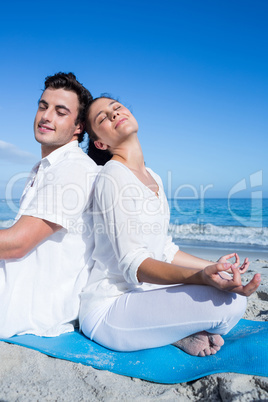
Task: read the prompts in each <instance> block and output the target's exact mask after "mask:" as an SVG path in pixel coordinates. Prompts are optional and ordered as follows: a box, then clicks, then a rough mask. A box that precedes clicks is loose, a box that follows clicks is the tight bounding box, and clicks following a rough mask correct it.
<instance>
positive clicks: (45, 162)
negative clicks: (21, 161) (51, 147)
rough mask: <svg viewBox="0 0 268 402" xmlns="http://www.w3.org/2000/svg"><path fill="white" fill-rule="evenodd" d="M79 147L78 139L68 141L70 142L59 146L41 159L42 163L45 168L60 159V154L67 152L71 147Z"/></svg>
mask: <svg viewBox="0 0 268 402" xmlns="http://www.w3.org/2000/svg"><path fill="white" fill-rule="evenodd" d="M77 147H78V141H77V140H75V141H71V142H68V144H65V145H63V146H62V147H59V148H58V149H55V151H53V152H51V153H50V154H49V155H48V156H46V157H45V158H43V159H41V162H40V163H41V165H42V166H43V167H44V168H45V167H47V166H50V165H52V164H53V163H54V162H55V161H57V160H58V158H59V156H60V155H62V154H63V153H64V152H66V151H67V150H69V149H72V148H77Z"/></svg>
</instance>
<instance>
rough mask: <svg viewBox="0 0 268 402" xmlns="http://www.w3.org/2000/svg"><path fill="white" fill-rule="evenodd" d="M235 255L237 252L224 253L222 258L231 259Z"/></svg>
mask: <svg viewBox="0 0 268 402" xmlns="http://www.w3.org/2000/svg"><path fill="white" fill-rule="evenodd" d="M234 256H235V253H231V254H227V255H224V256H222V257H221V258H225V260H229V259H230V258H233V257H234ZM221 258H220V259H221Z"/></svg>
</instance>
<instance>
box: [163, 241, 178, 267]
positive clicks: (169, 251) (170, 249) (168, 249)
mask: <svg viewBox="0 0 268 402" xmlns="http://www.w3.org/2000/svg"><path fill="white" fill-rule="evenodd" d="M177 251H179V246H177V245H176V244H175V243H174V242H173V241H172V237H171V236H167V240H166V244H165V248H164V253H163V254H164V258H163V259H164V261H166V262H169V263H170V262H172V261H173V259H174V257H175V254H176V253H177Z"/></svg>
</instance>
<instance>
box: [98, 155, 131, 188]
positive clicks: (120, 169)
mask: <svg viewBox="0 0 268 402" xmlns="http://www.w3.org/2000/svg"><path fill="white" fill-rule="evenodd" d="M132 180H133V175H132V173H131V171H130V170H129V169H128V168H127V167H126V166H125V165H123V164H122V163H120V162H117V161H114V160H111V161H109V162H107V163H106V164H105V165H104V167H103V168H102V169H101V171H100V172H99V173H98V176H97V179H96V183H95V192H97V193H101V192H103V191H104V192H105V193H111V192H114V191H116V192H118V191H119V190H120V189H121V188H122V187H125V186H126V185H128V184H130V183H131V182H132Z"/></svg>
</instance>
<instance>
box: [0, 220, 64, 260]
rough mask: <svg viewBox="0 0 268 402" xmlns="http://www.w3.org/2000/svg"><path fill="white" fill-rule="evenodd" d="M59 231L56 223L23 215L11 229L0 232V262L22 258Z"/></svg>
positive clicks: (59, 227)
mask: <svg viewBox="0 0 268 402" xmlns="http://www.w3.org/2000/svg"><path fill="white" fill-rule="evenodd" d="M60 229H61V226H60V225H57V224H56V223H52V222H49V221H46V220H44V219H39V218H35V217H33V216H26V215H23V216H22V217H21V218H20V219H19V220H18V221H17V222H16V223H15V224H14V225H13V226H12V227H11V228H8V229H3V230H0V260H7V259H11V258H22V257H24V256H25V255H26V254H27V253H28V252H29V251H31V250H32V249H33V248H34V247H35V246H37V245H38V244H39V243H41V242H42V241H43V240H45V239H46V238H47V237H49V236H51V235H52V234H53V233H55V232H57V231H58V230H60Z"/></svg>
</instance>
